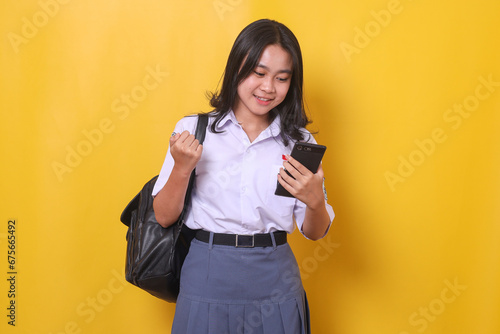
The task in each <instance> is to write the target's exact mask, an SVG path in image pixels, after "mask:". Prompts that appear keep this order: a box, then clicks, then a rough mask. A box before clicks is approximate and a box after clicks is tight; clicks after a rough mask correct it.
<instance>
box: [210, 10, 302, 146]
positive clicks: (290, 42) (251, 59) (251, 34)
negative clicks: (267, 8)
mask: <svg viewBox="0 0 500 334" xmlns="http://www.w3.org/2000/svg"><path fill="white" fill-rule="evenodd" d="M273 44H276V45H279V46H281V47H282V48H283V49H284V50H286V51H287V52H288V53H289V54H290V56H291V57H292V62H293V65H292V77H291V81H290V88H289V89H288V93H287V95H286V97H285V99H284V100H283V102H281V103H280V105H278V106H277V107H276V108H274V109H273V110H272V111H271V114H270V117H271V120H273V119H274V118H275V117H276V115H278V114H279V115H280V118H281V122H280V123H281V124H280V128H281V133H280V134H281V138H282V140H283V144H284V145H285V146H288V141H289V139H294V140H297V141H299V140H303V139H304V134H303V133H302V132H301V131H300V129H301V128H304V127H305V126H306V125H307V124H309V123H310V121H309V119H308V118H307V115H306V113H305V109H304V101H303V93H302V85H303V81H304V79H303V67H302V53H301V51H300V46H299V42H298V41H297V38H296V37H295V35H294V34H293V33H292V31H291V30H290V29H288V28H287V27H286V26H285V25H284V24H282V23H279V22H276V21H273V20H268V19H262V20H258V21H255V22H253V23H251V24H249V25H248V26H247V27H245V28H244V29H243V30H242V31H241V33H240V34H239V35H238V37H237V38H236V40H235V42H234V44H233V48H232V49H231V52H230V53H229V57H228V60H227V64H226V69H225V71H224V78H223V81H222V87H221V89H220V91H219V92H216V93H209V94H208V95H209V98H210V105H211V106H212V107H213V108H215V110H214V112H215V117H216V119H215V121H214V122H213V123H212V127H211V131H212V132H217V131H216V129H215V127H216V125H217V124H218V123H219V122H220V120H221V119H222V118H223V117H224V116H225V115H226V114H227V113H228V112H229V110H230V109H231V108H232V107H233V106H234V103H235V101H236V98H237V87H238V85H239V84H240V83H241V81H243V80H244V79H245V78H247V77H248V76H249V75H250V74H251V73H252V71H253V70H254V69H255V67H256V66H257V63H258V61H259V59H260V56H261V54H262V51H263V50H264V49H265V48H266V47H267V46H268V45H273ZM243 62H244V63H243Z"/></svg>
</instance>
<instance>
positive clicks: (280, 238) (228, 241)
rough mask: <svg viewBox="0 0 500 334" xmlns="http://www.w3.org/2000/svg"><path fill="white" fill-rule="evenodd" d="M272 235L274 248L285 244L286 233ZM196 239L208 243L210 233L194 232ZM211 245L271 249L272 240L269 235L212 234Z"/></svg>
mask: <svg viewBox="0 0 500 334" xmlns="http://www.w3.org/2000/svg"><path fill="white" fill-rule="evenodd" d="M273 234H274V241H275V242H276V246H278V245H283V244H285V243H286V236H287V233H286V232H285V231H276V232H274V233H273ZM196 239H198V240H200V241H203V242H206V243H208V242H210V232H207V231H204V230H198V231H196ZM213 244H214V245H225V246H234V247H246V248H251V247H271V246H273V239H272V237H271V233H263V234H253V235H242V234H224V233H214V240H213Z"/></svg>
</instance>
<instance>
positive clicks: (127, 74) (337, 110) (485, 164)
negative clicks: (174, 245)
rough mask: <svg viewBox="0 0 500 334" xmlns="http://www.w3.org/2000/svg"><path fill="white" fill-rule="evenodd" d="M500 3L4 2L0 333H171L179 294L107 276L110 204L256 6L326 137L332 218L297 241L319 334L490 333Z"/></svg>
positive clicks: (115, 230)
mask: <svg viewBox="0 0 500 334" xmlns="http://www.w3.org/2000/svg"><path fill="white" fill-rule="evenodd" d="M499 13H500V2H498V1H496V0H478V1H449V0H448V1H430V0H413V1H411V0H401V1H398V0H364V1H338V0H334V1H284V0H283V1H248V0H220V1H211V0H209V1H201V0H198V1H158V0H156V1H154V0H141V1H139V0H120V1H118V0H110V1H96V0H88V1H83V0H64V1H63V0H59V1H57V0H41V1H31V0H30V1H28V0H22V1H15V0H3V1H2V2H1V5H0V36H1V37H2V38H1V40H0V43H1V45H0V48H1V59H0V62H1V63H0V66H1V67H0V76H1V79H0V110H1V113H2V114H1V115H2V116H1V122H0V124H1V125H0V133H1V138H2V140H1V143H0V148H1V159H2V160H1V167H0V168H1V175H2V176H1V195H0V196H1V200H0V203H1V204H0V205H1V208H0V217H1V221H2V224H1V228H0V239H1V253H2V254H3V255H1V256H0V259H2V260H1V264H0V268H1V272H2V274H1V275H0V276H1V277H2V279H1V280H0V281H1V284H0V309H1V310H2V311H1V314H0V315H1V317H0V319H2V320H1V324H0V331H1V332H2V333H16V334H17V333H36V334H49V333H52V334H56V333H57V334H59V333H169V332H170V325H171V322H172V317H173V312H174V305H172V304H167V303H164V302H162V301H160V300H156V299H155V298H153V297H150V296H149V295H148V294H147V293H144V292H142V291H141V290H139V289H137V288H135V287H133V286H132V285H130V284H127V283H124V282H123V280H122V278H121V277H123V270H124V256H125V246H126V244H125V232H126V228H125V226H124V225H122V224H121V223H120V222H119V216H120V213H121V211H122V209H123V208H124V206H125V205H126V204H127V202H128V201H129V199H131V197H132V196H133V195H135V193H136V192H137V191H138V190H139V189H140V187H141V186H142V185H143V184H144V183H145V182H146V181H147V180H148V179H149V178H150V177H152V176H153V175H155V174H157V173H158V172H159V169H160V168H161V164H162V162H163V158H164V155H165V153H166V149H167V143H168V138H169V136H170V134H171V132H172V128H173V125H174V123H175V122H176V121H177V120H178V119H179V118H180V117H182V116H183V115H186V114H189V113H195V112H198V111H207V110H208V108H209V107H208V104H207V100H206V98H205V92H206V91H207V90H214V89H215V88H216V87H217V85H218V82H219V79H220V77H221V75H222V72H223V69H224V66H225V62H226V59H227V55H228V53H229V50H230V48H231V46H232V43H233V41H234V39H235V38H236V36H237V34H238V33H239V32H240V31H241V29H242V28H243V27H244V26H246V25H247V24H248V23H250V22H251V21H254V20H256V19H259V18H264V17H267V18H273V19H276V20H278V21H282V22H284V23H285V24H287V25H288V26H289V27H290V28H291V29H292V31H294V33H295V34H296V35H297V37H298V39H299V41H300V43H301V47H302V50H303V56H304V62H305V64H304V69H305V95H306V101H307V106H308V110H309V112H310V115H311V116H312V118H313V119H314V123H313V124H312V125H311V127H310V129H311V130H316V131H319V133H318V135H317V140H318V141H319V142H320V143H322V144H325V145H327V146H328V150H327V154H326V157H325V159H324V162H323V163H324V168H325V171H326V177H327V179H326V185H327V189H328V195H329V201H330V203H331V204H332V205H333V207H334V209H335V211H336V214H337V218H336V219H335V221H334V226H333V227H332V229H331V231H330V234H329V236H328V237H327V238H326V239H325V240H323V241H322V242H316V243H314V242H311V241H307V240H305V239H304V238H302V237H301V236H300V235H298V234H297V233H294V235H293V236H292V241H291V243H292V245H293V248H294V250H295V252H296V256H297V259H298V262H299V265H300V267H301V271H302V273H303V275H304V276H303V277H304V285H305V287H306V290H307V292H308V296H309V301H310V306H311V317H312V325H313V333H315V334H317V333H332V334H367V333H370V334H372V333H373V334H379V333H380V334H415V333H428V334H433V333H447V334H448V333H449V334H459V333H464V334H474V333H479V334H494V333H499V332H500V322H499V320H498V314H500V285H499V282H500V266H499V265H500V261H499V253H500V247H499V244H500V242H499V241H500V225H499V220H500V210H499V208H500V205H499V202H500V175H499V170H500V154H499V153H500V152H499V149H500V138H499V132H500V116H499V107H500V86H499V82H500V62H499V59H500V43H499V42H498V36H499V33H500V23H499V21H498V14H499ZM152 71H153V72H154V71H156V73H157V75H156V80H152V78H153V77H152V76H151V75H150V72H152ZM148 75H149V77H148ZM488 80H489V81H490V84H488V85H485V84H484V82H485V81H488ZM127 96H129V98H130V99H131V100H128V101H129V102H128V104H126V102H124V101H126V100H125V99H127ZM464 105H465V106H467V108H468V109H467V110H470V111H467V110H466V109H464V107H462V110H465V112H462V114H463V115H464V116H460V114H459V113H457V112H456V110H458V109H454V108H460V106H464ZM454 110H455V111H454ZM89 136H90V138H92V140H93V142H91V141H90V139H89V138H88V137H89ZM431 141H432V142H431ZM419 145H420V146H419ZM72 150H75V152H77V153H78V151H79V152H80V153H81V154H80V159H78V158H77V157H75V156H74V154H75V153H73V154H71V153H69V152H73V151H72ZM9 219H16V242H17V243H16V247H17V248H16V250H17V253H16V268H15V270H16V271H17V276H16V306H17V308H16V326H15V327H12V326H9V325H8V324H7V321H8V320H9V319H8V318H7V314H8V310H7V307H8V306H9V302H10V299H9V298H8V296H7V295H8V290H9V285H8V282H7V278H8V277H9V275H8V274H7V272H8V271H9V269H8V263H7V245H8V243H7V240H8V236H9V234H8V233H7V228H8V227H7V225H8V220H9Z"/></svg>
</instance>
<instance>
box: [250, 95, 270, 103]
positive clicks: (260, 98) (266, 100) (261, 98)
mask: <svg viewBox="0 0 500 334" xmlns="http://www.w3.org/2000/svg"><path fill="white" fill-rule="evenodd" d="M254 96H255V98H257V100H259V101H262V102H269V101H271V100H272V99H265V98H263V97H260V96H257V95H254Z"/></svg>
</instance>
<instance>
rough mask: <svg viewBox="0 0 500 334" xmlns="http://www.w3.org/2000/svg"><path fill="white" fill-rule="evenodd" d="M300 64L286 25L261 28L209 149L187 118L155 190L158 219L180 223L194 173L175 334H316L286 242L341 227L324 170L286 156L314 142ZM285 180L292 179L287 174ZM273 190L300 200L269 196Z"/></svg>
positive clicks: (252, 36)
mask: <svg viewBox="0 0 500 334" xmlns="http://www.w3.org/2000/svg"><path fill="white" fill-rule="evenodd" d="M302 82H303V75H302V55H301V51H300V47H299V43H298V41H297V39H296V38H295V36H294V35H293V33H292V32H291V31H290V30H289V29H288V28H287V27H286V26H284V25H283V24H281V23H278V22H276V21H271V20H259V21H256V22H253V23H251V24H250V25H248V26H247V27H246V28H245V29H243V31H242V32H241V33H240V35H239V36H238V37H237V39H236V41H235V43H234V45H233V48H232V50H231V52H230V54H229V58H228V61H227V65H226V69H225V73H224V79H223V82H222V86H221V89H220V92H217V93H214V94H212V96H211V101H210V103H211V105H212V107H214V109H215V110H214V111H213V112H211V113H209V115H210V117H209V127H208V129H207V133H206V137H205V142H204V144H203V145H200V144H199V142H198V140H196V139H195V138H194V135H193V133H194V131H195V128H196V123H197V117H185V118H183V119H181V120H180V121H179V122H178V123H177V125H176V127H175V130H174V134H173V136H172V137H171V139H170V146H169V149H168V152H167V156H166V158H165V162H164V164H163V167H162V169H161V172H160V176H159V178H158V180H157V183H156V185H155V188H154V190H153V196H155V199H154V209H155V212H156V218H157V220H158V222H159V223H160V224H161V225H162V226H165V227H166V226H169V225H170V224H172V223H173V222H174V221H176V219H177V217H178V216H179V214H180V212H181V210H182V207H183V203H184V195H185V192H186V188H187V185H188V180H189V176H190V174H191V171H192V170H193V169H194V168H195V167H196V180H195V186H194V188H193V191H192V195H191V196H192V199H191V207H190V209H189V211H188V214H187V218H186V221H185V224H186V226H188V227H189V228H191V229H194V230H198V231H197V233H196V237H195V239H193V241H192V243H191V248H190V251H189V254H188V256H187V258H186V261H185V262H184V265H183V268H182V273H181V289H180V294H179V298H178V301H177V305H176V312H175V317H174V322H173V327H172V333H176V334H180V333H182V334H196V333H204V334H208V333H210V334H212V333H216V334H223V333H242V334H243V333H254V334H257V333H266V334H279V333H286V334H289V333H293V334H295V333H301V334H305V333H310V325H309V309H308V305H307V300H306V296H305V292H304V289H303V287H302V283H301V279H300V273H299V268H298V266H297V262H296V260H295V257H294V255H293V253H292V251H291V249H290V247H289V245H288V244H287V242H286V236H287V233H291V232H293V230H294V228H295V225H294V220H295V222H296V225H297V227H298V229H299V230H300V232H301V233H302V234H303V235H304V236H305V237H307V238H309V239H313V240H317V239H320V238H322V237H324V236H325V235H326V233H327V231H328V229H329V226H330V224H331V222H332V220H333V218H334V213H333V210H332V208H331V206H330V205H328V204H327V202H326V195H325V192H324V189H323V169H322V167H321V166H320V167H319V169H318V171H317V173H311V172H310V171H309V170H308V169H306V168H305V167H304V166H303V165H301V164H300V163H299V162H298V161H296V160H295V159H293V158H292V157H290V156H289V154H290V152H291V149H292V147H293V144H294V143H295V142H297V141H303V142H312V143H315V140H314V138H313V137H312V135H311V134H310V132H308V131H307V130H306V129H305V128H304V127H305V126H306V124H308V123H309V120H308V118H307V116H306V114H305V112H304V104H303V98H302ZM284 169H286V170H287V171H288V172H289V173H290V174H291V175H292V176H293V178H292V177H290V176H289V175H287V173H286V172H285V171H284ZM277 182H279V183H280V184H281V185H282V186H283V187H284V188H285V189H286V190H288V191H289V192H290V193H291V194H292V195H294V196H295V197H294V198H291V197H283V196H277V195H275V194H274V192H275V189H276V186H277Z"/></svg>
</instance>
